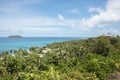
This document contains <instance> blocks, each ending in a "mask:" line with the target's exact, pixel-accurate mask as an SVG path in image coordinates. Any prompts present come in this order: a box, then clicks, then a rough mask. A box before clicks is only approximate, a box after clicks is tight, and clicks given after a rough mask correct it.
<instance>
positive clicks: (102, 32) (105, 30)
mask: <svg viewBox="0 0 120 80" xmlns="http://www.w3.org/2000/svg"><path fill="white" fill-rule="evenodd" d="M108 33H110V34H115V35H120V33H119V31H118V30H116V29H113V28H110V29H104V30H102V31H101V32H100V34H106V35H107V34H108Z"/></svg>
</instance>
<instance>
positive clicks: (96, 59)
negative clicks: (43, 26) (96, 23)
mask: <svg viewBox="0 0 120 80" xmlns="http://www.w3.org/2000/svg"><path fill="white" fill-rule="evenodd" d="M13 79H14V80H120V37H119V36H99V37H95V38H89V39H86V40H74V41H65V42H56V43H53V44H49V45H47V46H45V47H42V48H39V47H31V48H30V49H29V51H27V50H23V49H19V50H11V51H10V52H3V53H1V55H0V80H13Z"/></svg>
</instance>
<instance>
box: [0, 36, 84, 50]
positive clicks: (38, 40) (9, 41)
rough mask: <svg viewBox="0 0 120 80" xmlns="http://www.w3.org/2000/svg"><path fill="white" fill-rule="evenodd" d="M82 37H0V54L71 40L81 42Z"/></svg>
mask: <svg viewBox="0 0 120 80" xmlns="http://www.w3.org/2000/svg"><path fill="white" fill-rule="evenodd" d="M80 39H84V38H82V37H23V38H7V37H0V52H3V51H9V50H11V49H12V50H17V49H19V48H22V49H29V48H30V47H31V46H37V47H43V46H46V45H47V44H51V43H54V42H62V41H69V40H80Z"/></svg>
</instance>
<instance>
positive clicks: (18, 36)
mask: <svg viewBox="0 0 120 80" xmlns="http://www.w3.org/2000/svg"><path fill="white" fill-rule="evenodd" d="M8 38H22V36H20V35H10V36H8Z"/></svg>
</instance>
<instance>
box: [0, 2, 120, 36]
mask: <svg viewBox="0 0 120 80" xmlns="http://www.w3.org/2000/svg"><path fill="white" fill-rule="evenodd" d="M107 33H111V34H116V35H120V0H0V37H6V36H9V35H21V36H24V37H95V36H99V35H102V34H107Z"/></svg>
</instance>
